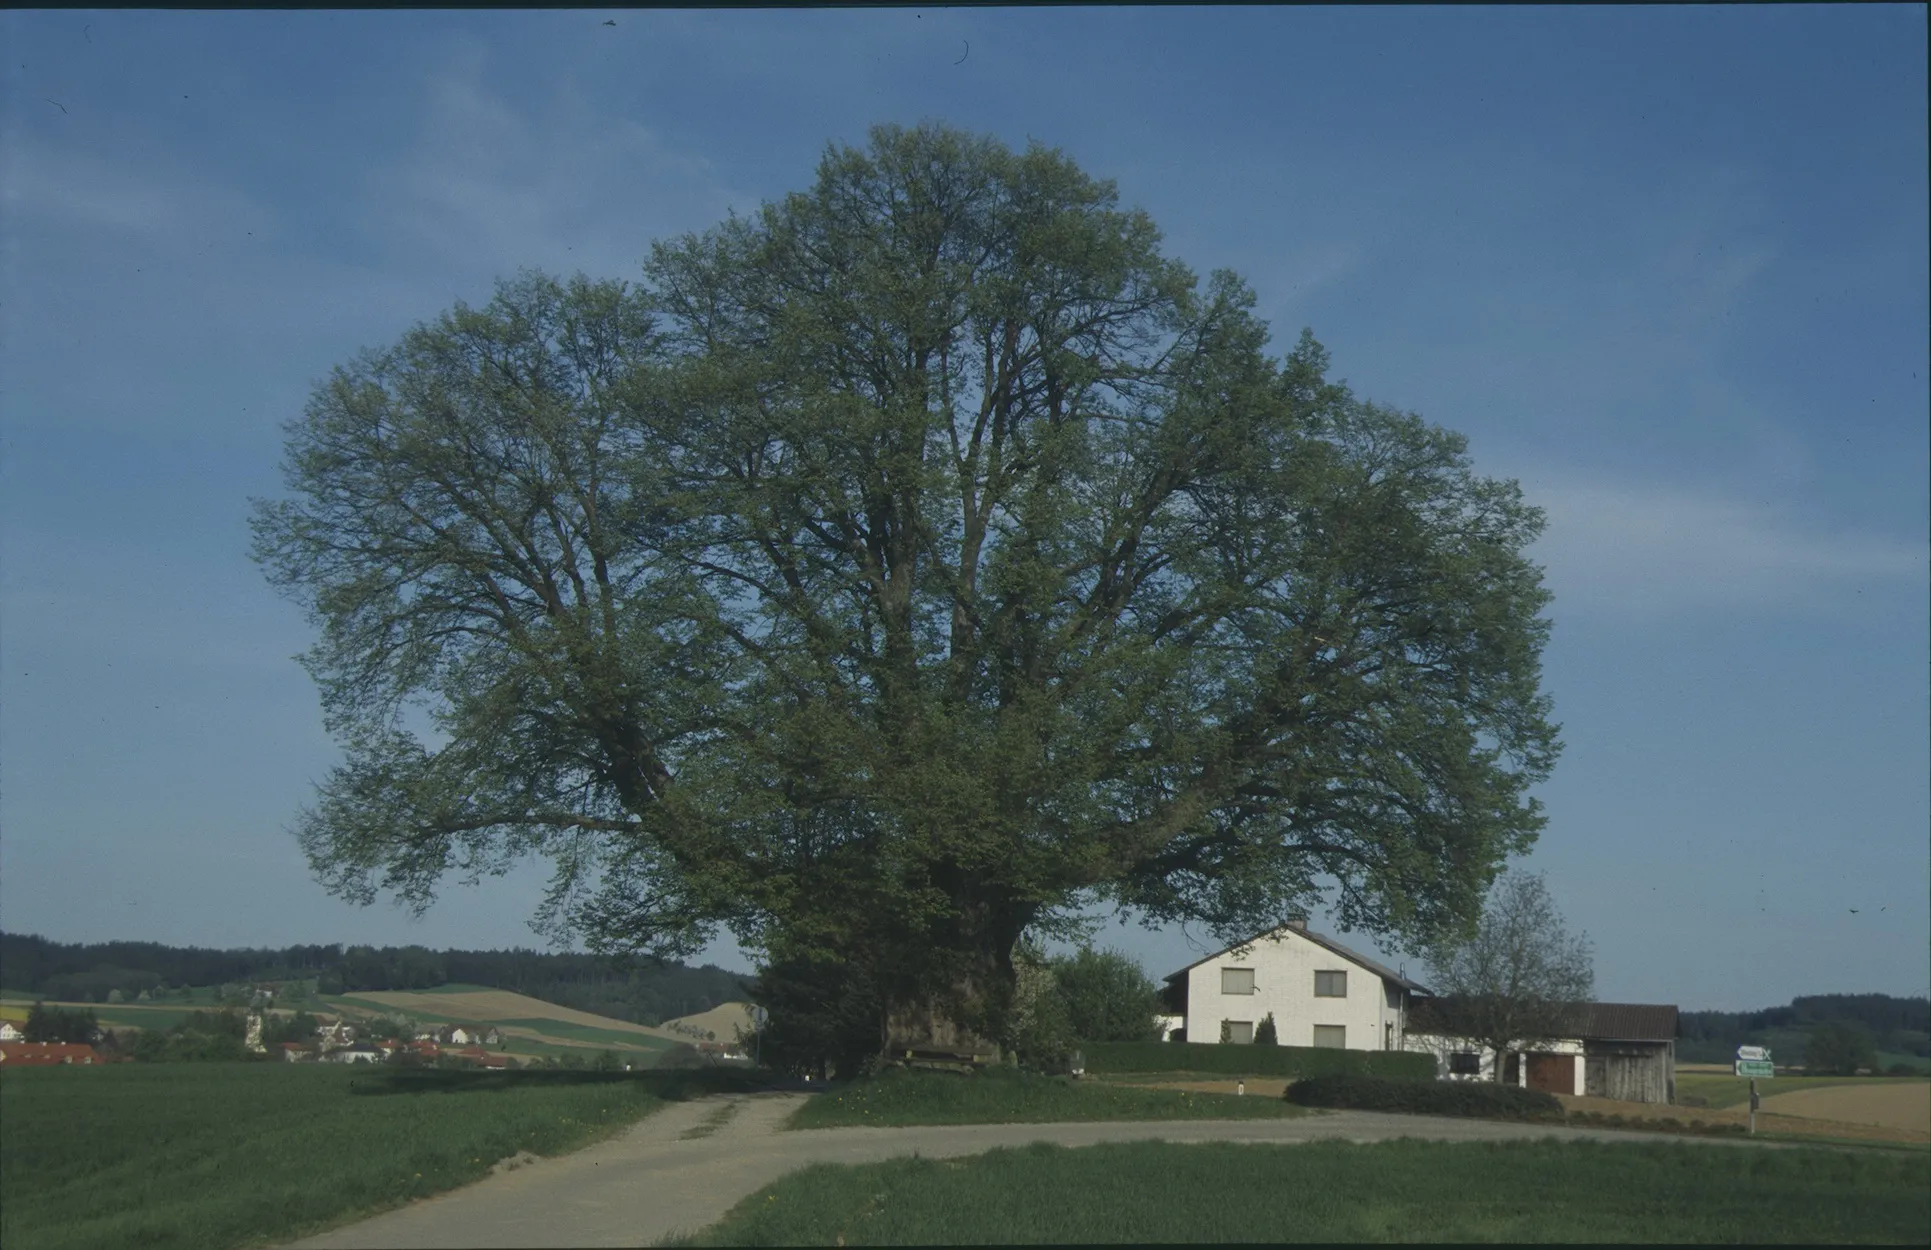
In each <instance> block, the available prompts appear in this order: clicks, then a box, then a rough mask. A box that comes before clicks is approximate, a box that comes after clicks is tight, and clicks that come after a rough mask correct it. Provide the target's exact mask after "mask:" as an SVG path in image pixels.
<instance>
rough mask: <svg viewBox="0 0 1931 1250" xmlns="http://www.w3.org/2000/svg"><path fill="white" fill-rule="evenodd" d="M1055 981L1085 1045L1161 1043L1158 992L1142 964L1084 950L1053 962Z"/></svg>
mask: <svg viewBox="0 0 1931 1250" xmlns="http://www.w3.org/2000/svg"><path fill="white" fill-rule="evenodd" d="M1051 967H1052V970H1053V979H1054V983H1055V987H1056V990H1057V992H1058V995H1059V998H1060V1000H1061V1001H1062V1002H1063V1003H1064V1004H1065V1007H1066V1016H1067V1024H1068V1027H1069V1028H1070V1029H1071V1030H1072V1035H1073V1036H1074V1037H1076V1038H1078V1039H1079V1040H1080V1041H1083V1042H1147V1041H1157V1040H1159V1027H1158V1026H1157V1025H1156V1024H1155V1023H1154V1017H1155V1016H1156V1015H1158V1014H1159V1012H1160V1000H1159V993H1158V989H1157V987H1155V985H1154V984H1153V982H1152V980H1150V979H1149V978H1148V977H1147V974H1146V973H1145V972H1144V971H1142V970H1141V968H1140V965H1139V963H1138V962H1137V961H1136V960H1135V959H1134V958H1133V957H1132V956H1130V955H1127V954H1125V953H1123V952H1121V951H1115V950H1105V951H1096V950H1094V949H1092V948H1091V947H1084V946H1083V947H1081V948H1079V949H1078V950H1076V951H1074V952H1073V953H1072V954H1070V955H1065V956H1061V957H1060V958H1058V959H1055V960H1053V961H1052V964H1051Z"/></svg>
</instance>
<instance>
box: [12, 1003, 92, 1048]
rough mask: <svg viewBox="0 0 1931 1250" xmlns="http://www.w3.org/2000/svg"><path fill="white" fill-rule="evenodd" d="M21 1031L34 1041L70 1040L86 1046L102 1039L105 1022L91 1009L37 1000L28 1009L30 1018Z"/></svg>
mask: <svg viewBox="0 0 1931 1250" xmlns="http://www.w3.org/2000/svg"><path fill="white" fill-rule="evenodd" d="M20 1031H21V1033H22V1035H23V1036H24V1037H25V1038H26V1040H28V1041H30V1042H69V1043H73V1044H76V1045H83V1046H84V1045H87V1044H89V1043H92V1042H94V1041H97V1040H99V1038H100V1035H101V1025H100V1021H99V1020H97V1019H95V1017H94V1013H93V1011H91V1010H85V1009H79V1008H66V1007H49V1006H48V1005H47V1004H46V1003H35V1004H34V1005H33V1006H31V1007H29V1008H27V1020H26V1023H25V1024H24V1025H22V1026H21V1030H20Z"/></svg>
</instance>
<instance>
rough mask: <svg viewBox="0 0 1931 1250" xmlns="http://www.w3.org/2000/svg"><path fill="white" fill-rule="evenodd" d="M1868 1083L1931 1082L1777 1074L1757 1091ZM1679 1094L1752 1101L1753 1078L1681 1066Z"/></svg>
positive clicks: (1768, 1093) (1730, 1102)
mask: <svg viewBox="0 0 1931 1250" xmlns="http://www.w3.org/2000/svg"><path fill="white" fill-rule="evenodd" d="M1851 1085H1868V1086H1878V1087H1882V1088H1885V1089H1908V1088H1910V1087H1912V1086H1913V1085H1917V1086H1924V1085H1931V1081H1926V1080H1925V1079H1924V1078H1922V1077H1918V1078H1913V1077H1899V1076H1775V1077H1768V1078H1762V1079H1759V1080H1758V1082H1757V1092H1758V1093H1759V1094H1761V1095H1762V1096H1763V1097H1765V1098H1770V1097H1773V1096H1776V1095H1780V1094H1791V1093H1796V1092H1797V1091H1799V1090H1808V1089H1831V1088H1835V1087H1838V1086H1851ZM1676 1097H1677V1100H1678V1101H1679V1102H1680V1101H1682V1100H1683V1099H1684V1098H1702V1099H1706V1100H1707V1102H1708V1105H1709V1106H1711V1107H1737V1106H1742V1105H1743V1104H1744V1103H1747V1102H1749V1101H1750V1078H1748V1077H1742V1076H1732V1075H1730V1074H1729V1073H1727V1072H1723V1073H1718V1072H1711V1073H1704V1072H1690V1073H1685V1072H1683V1071H1682V1070H1681V1069H1679V1070H1678V1072H1677V1077H1676Z"/></svg>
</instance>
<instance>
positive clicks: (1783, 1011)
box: [1676, 994, 1931, 1063]
mask: <svg viewBox="0 0 1931 1250" xmlns="http://www.w3.org/2000/svg"><path fill="white" fill-rule="evenodd" d="M1826 1024H1850V1025H1856V1026H1857V1027H1858V1028H1861V1029H1863V1030H1864V1031H1865V1032H1866V1033H1868V1034H1870V1036H1871V1040H1872V1042H1874V1043H1875V1044H1876V1046H1877V1049H1878V1050H1879V1051H1882V1052H1885V1053H1887V1054H1892V1055H1911V1056H1915V1057H1916V1058H1919V1059H1923V1058H1927V1057H1931V1000H1927V999H1923V998H1892V997H1891V996H1890V995H1889V994H1811V995H1806V996H1804V997H1800V998H1793V999H1791V1000H1790V1005H1789V1006H1787V1007H1766V1008H1764V1009H1763V1010H1762V1011H1685V1012H1680V1013H1678V1015H1677V1044H1676V1057H1677V1058H1678V1059H1680V1060H1683V1061H1685V1062H1688V1063H1724V1062H1727V1061H1728V1060H1729V1059H1731V1058H1732V1057H1733V1056H1734V1055H1735V1054H1736V1048H1737V1047H1738V1046H1762V1045H1769V1046H1771V1047H1772V1048H1773V1050H1774V1052H1775V1054H1776V1057H1777V1058H1778V1059H1780V1060H1783V1061H1785V1062H1793V1063H1794V1062H1800V1061H1801V1056H1802V1050H1801V1047H1800V1041H1801V1039H1802V1038H1805V1037H1807V1036H1808V1035H1809V1033H1810V1031H1811V1030H1812V1029H1815V1028H1819V1027H1821V1026H1823V1025H1826Z"/></svg>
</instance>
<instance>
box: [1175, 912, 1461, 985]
mask: <svg viewBox="0 0 1931 1250" xmlns="http://www.w3.org/2000/svg"><path fill="white" fill-rule="evenodd" d="M1277 933H1292V934H1294V935H1295V936H1296V937H1304V938H1306V939H1307V940H1308V941H1310V942H1312V943H1314V944H1315V945H1316V946H1321V947H1325V948H1327V949H1328V950H1330V951H1333V952H1334V953H1335V954H1337V955H1339V956H1341V958H1343V959H1347V960H1351V961H1353V962H1354V963H1357V964H1359V965H1361V966H1362V967H1363V968H1366V969H1367V970H1368V971H1369V972H1372V973H1374V974H1375V975H1376V976H1378V977H1380V978H1381V979H1382V980H1384V981H1392V982H1394V983H1395V984H1396V985H1399V986H1401V987H1402V988H1403V989H1405V990H1412V991H1414V992H1415V993H1418V994H1426V993H1429V989H1428V987H1427V986H1425V985H1421V984H1419V983H1417V982H1414V981H1410V980H1409V979H1408V978H1407V977H1405V976H1403V975H1402V974H1401V973H1399V972H1396V971H1395V970H1394V969H1393V968H1390V967H1389V966H1388V965H1387V964H1384V963H1378V962H1376V961H1375V960H1372V959H1370V958H1368V957H1367V956H1366V955H1363V954H1361V953H1360V952H1359V951H1352V950H1349V949H1348V948H1347V947H1345V946H1343V945H1341V943H1339V942H1337V941H1335V940H1334V939H1333V938H1331V937H1329V936H1327V935H1326V934H1325V933H1316V932H1314V930H1312V929H1305V928H1302V927H1301V926H1300V925H1298V924H1284V925H1278V926H1276V927H1274V928H1272V929H1267V930H1265V931H1263V932H1260V933H1256V934H1255V935H1254V936H1253V937H1250V938H1248V939H1247V940H1246V941H1243V942H1235V943H1234V944H1233V945H1232V946H1223V947H1221V948H1220V949H1219V950H1217V951H1215V952H1214V953H1213V954H1211V955H1203V956H1201V957H1200V958H1199V959H1196V960H1194V961H1193V962H1192V963H1190V964H1188V965H1187V966H1186V967H1184V968H1182V969H1181V970H1180V971H1178V972H1172V973H1168V974H1167V977H1166V979H1167V980H1168V981H1178V980H1179V979H1180V978H1181V977H1184V976H1186V975H1187V974H1188V973H1189V972H1192V971H1193V970H1194V969H1195V968H1198V967H1199V966H1200V965H1201V964H1204V963H1206V962H1207V961H1208V960H1210V959H1218V958H1220V957H1221V956H1222V955H1225V954H1226V953H1227V952H1228V951H1237V950H1239V949H1240V948H1241V947H1243V946H1251V945H1253V944H1254V943H1255V942H1258V941H1260V940H1261V939H1262V938H1267V937H1272V936H1274V935H1275V934H1277Z"/></svg>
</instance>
